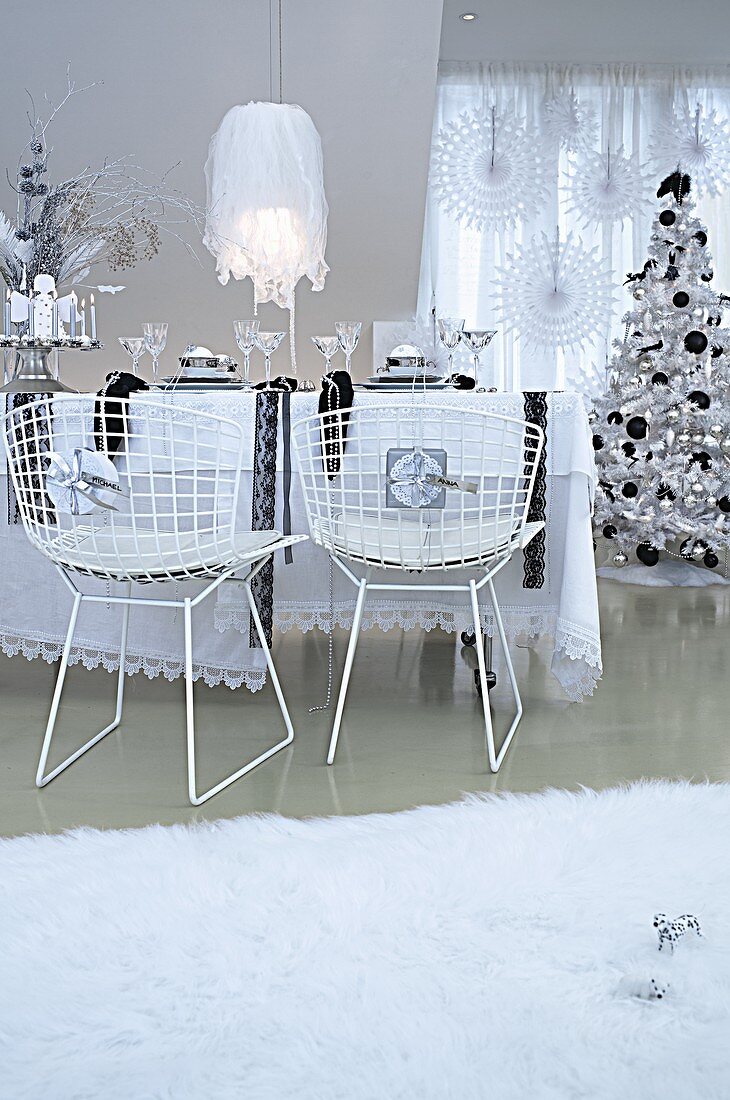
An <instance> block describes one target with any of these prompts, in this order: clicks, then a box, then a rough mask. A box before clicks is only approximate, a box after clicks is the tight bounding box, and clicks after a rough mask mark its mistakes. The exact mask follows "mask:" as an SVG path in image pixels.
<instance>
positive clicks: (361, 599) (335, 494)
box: [292, 400, 544, 772]
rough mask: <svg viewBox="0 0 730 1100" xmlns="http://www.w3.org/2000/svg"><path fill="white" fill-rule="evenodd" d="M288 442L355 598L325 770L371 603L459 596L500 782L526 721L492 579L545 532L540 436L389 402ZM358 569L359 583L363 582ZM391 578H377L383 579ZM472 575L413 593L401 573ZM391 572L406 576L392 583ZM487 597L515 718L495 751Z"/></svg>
mask: <svg viewBox="0 0 730 1100" xmlns="http://www.w3.org/2000/svg"><path fill="white" fill-rule="evenodd" d="M292 438H293V442H294V448H295V452H296V455H297V460H298V467H299V476H300V480H301V485H302V491H303V494H304V503H305V507H306V511H307V519H308V522H309V531H310V536H311V538H312V539H313V541H314V542H316V543H317V544H318V545H319V546H322V547H323V548H324V549H325V550H326V551H327V552H328V553H329V555H330V558H331V559H332V561H333V562H334V564H335V565H336V566H337V567H338V568H339V569H340V570H341V571H342V572H343V573H344V574H345V576H346V577H347V578H348V579H349V580H350V581H351V582H352V583H353V584H354V585H355V586H356V587H357V589H358V594H357V602H356V605H355V612H354V617H353V623H352V629H351V632H350V639H349V644H348V648H347V657H346V660H345V668H344V672H343V675H342V683H341V686H340V692H339V696H338V699H337V708H336V711H335V717H334V723H333V727H332V735H331V739H330V746H329V751H328V754H327V763H328V764H332V763H333V761H334V758H335V752H336V749H337V741H338V738H339V733H340V725H341V722H342V715H343V711H344V706H345V699H346V695H347V688H348V684H349V680H350V674H351V672H352V666H353V661H354V657H355V650H356V648H357V642H358V637H359V633H360V628H361V626H362V616H363V609H364V606H365V600H366V597H367V594H368V593H369V592H375V591H380V592H387V591H393V590H396V591H400V592H404V591H405V592H408V591H418V592H419V593H422V592H423V591H428V590H431V591H441V592H443V591H445V590H453V591H461V592H467V593H468V594H469V598H470V605H471V613H472V618H473V622H474V631H475V635H476V649H477V659H478V662H479V672H480V677H481V682H482V684H483V685H485V687H484V690H483V692H482V702H483V707H484V725H485V734H486V743H487V753H488V757H489V765H490V768H491V770H492V771H493V772H496V771H498V769H499V767H500V765H501V763H502V761H503V759H504V756H505V753H506V752H507V749H508V748H509V746H510V743H511V741H512V738H513V737H514V734H515V731H516V729H517V726H518V724H519V721H520V719H521V717H522V701H521V699H520V694H519V690H518V687H517V680H516V677H515V672H514V668H513V665H512V661H511V659H510V654H509V649H508V646H507V638H506V635H505V630H504V625H503V622H502V616H501V614H500V610H499V604H498V602H497V596H496V593H495V589H494V577H495V576H496V575H497V574H498V573H499V572H500V570H502V569H503V568H504V567H505V565H507V563H508V562H509V560H510V558H511V557H512V555H513V553H514V552H515V551H516V550H518V549H521V548H524V547H525V546H526V545H527V544H528V543H529V542H530V541H531V540H532V539H533V538H534V537H535V535H536V534H537V533H538V532H539V531H540V530H541V529H542V528H543V527H544V523H543V522H528V511H529V507H530V500H531V497H532V492H533V487H534V484H535V476H536V472H537V464H538V460H539V458H540V454H541V451H542V448H543V444H544V436H543V432H542V430H541V429H540V428H539V427H536V426H535V425H533V424H530V423H528V422H526V421H523V420H518V419H514V418H511V417H507V416H500V415H497V414H495V413H491V412H488V411H482V410H475V409H464V408H459V407H445V406H432V405H423V404H420V403H416V402H411V403H410V404H409V403H406V402H398V401H396V400H391V401H389V402H388V403H387V404H377V405H363V406H358V407H356V408H352V409H347V410H338V411H333V412H328V413H322V414H319V415H316V416H310V417H307V418H306V419H305V420H301V421H299V422H298V423H296V424H295V425H294V426H293V429H292ZM356 570H357V572H356ZM376 570H377V571H380V570H382V571H385V573H386V577H385V578H383V579H382V580H381V579H378V580H377V581H376V580H374V579H373V575H374V573H375V571H376ZM456 570H459V571H467V573H472V576H469V577H468V579H462V578H454V583H453V584H448V583H446V582H445V581H444V580H443V578H441V577H438V576H435V577H434V583H433V584H428V583H419V584H417V585H414V584H412V583H408V581H407V580H406V579H405V578H404V576H403V575H404V574H407V573H408V572H412V571H415V572H419V573H426V574H436V573H440V572H442V571H447V572H448V571H456ZM387 573H390V574H393V573H400V577H395V578H393V579H391V580H388V579H387ZM484 588H486V589H487V591H488V593H489V597H490V601H491V604H492V608H493V614H494V621H495V625H496V628H497V633H498V635H499V639H500V642H501V645H502V649H503V651H504V657H505V663H506V667H507V673H508V676H509V680H510V685H511V688H512V693H513V696H514V700H515V705H516V715H515V718H514V720H513V721H512V723H511V725H510V727H509V730H508V732H507V735H506V737H505V739H504V740H503V742H502V745H501V747H500V749H499V751H497V749H496V746H495V741H494V731H493V726H492V716H491V712H490V705H489V692H488V691H487V690H486V683H487V670H486V663H485V656H484V642H483V637H482V617H481V612H480V609H479V593H480V592H481V591H482V589H484Z"/></svg>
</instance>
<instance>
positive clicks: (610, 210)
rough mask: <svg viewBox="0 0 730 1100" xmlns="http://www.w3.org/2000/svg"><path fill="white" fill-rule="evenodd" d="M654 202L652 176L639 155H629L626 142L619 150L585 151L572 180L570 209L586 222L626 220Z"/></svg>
mask: <svg viewBox="0 0 730 1100" xmlns="http://www.w3.org/2000/svg"><path fill="white" fill-rule="evenodd" d="M650 202H651V198H650V192H649V176H648V174H644V172H643V171H642V168H641V164H640V162H639V158H638V157H637V156H632V157H629V156H626V155H625V154H624V150H623V146H621V147H620V148H619V149H617V150H616V152H615V153H613V152H611V150H610V149H609V150H608V152H606V153H584V154H583V156H582V157H581V159H580V161H579V163H578V165H577V167H576V171H575V175H574V176H573V177H572V178H571V180H570V192H569V194H568V196H567V199H566V210H567V212H568V213H571V214H577V215H578V216H579V218H580V219H581V220H582V222H583V224H584V225H592V224H596V223H601V222H608V223H610V224H613V223H614V222H623V221H624V219H625V218H630V217H632V216H634V215H635V214H636V213H637V212H638V211H640V209H641V208H642V207H643V206H648V205H649V204H650Z"/></svg>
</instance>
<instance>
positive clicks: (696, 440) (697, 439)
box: [692, 432, 705, 443]
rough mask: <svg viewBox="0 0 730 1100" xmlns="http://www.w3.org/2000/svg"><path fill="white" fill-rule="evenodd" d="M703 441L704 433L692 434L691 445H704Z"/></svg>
mask: <svg viewBox="0 0 730 1100" xmlns="http://www.w3.org/2000/svg"><path fill="white" fill-rule="evenodd" d="M704 441H705V433H704V432H694V433H693V434H692V442H693V443H704Z"/></svg>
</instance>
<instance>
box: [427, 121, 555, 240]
mask: <svg viewBox="0 0 730 1100" xmlns="http://www.w3.org/2000/svg"><path fill="white" fill-rule="evenodd" d="M431 185H432V187H433V191H434V194H435V196H436V200H437V202H438V203H439V205H440V206H441V207H442V208H443V209H444V210H445V211H446V212H447V213H448V214H451V215H452V216H453V217H454V218H456V220H457V221H459V222H461V223H462V224H463V225H466V226H473V227H474V228H475V229H477V230H482V229H485V228H492V229H503V228H505V227H506V226H510V225H515V224H516V223H517V222H518V221H521V220H522V219H523V218H527V217H530V216H531V215H533V214H536V213H537V212H538V211H539V210H540V209H541V207H542V206H543V204H544V202H545V199H546V196H547V166H546V163H545V156H544V152H543V148H542V142H541V139H540V135H539V134H538V132H537V131H536V130H534V129H532V128H531V127H528V126H527V124H526V123H525V120H524V119H523V118H521V117H520V116H519V115H516V114H514V113H512V112H510V111H502V112H498V111H497V110H496V108H495V107H492V109H491V111H488V112H486V113H473V114H470V113H469V112H466V111H465V112H464V113H463V114H461V115H459V118H458V120H457V121H456V122H449V123H447V124H446V125H445V126H444V127H443V129H442V130H440V131H439V133H438V135H437V137H436V143H435V150H434V156H433V160H432V164H431Z"/></svg>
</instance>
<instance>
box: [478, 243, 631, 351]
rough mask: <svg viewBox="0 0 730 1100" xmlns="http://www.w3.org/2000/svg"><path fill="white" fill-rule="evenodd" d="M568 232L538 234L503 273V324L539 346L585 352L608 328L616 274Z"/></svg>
mask: <svg viewBox="0 0 730 1100" xmlns="http://www.w3.org/2000/svg"><path fill="white" fill-rule="evenodd" d="M597 253H598V250H597V249H595V248H593V249H591V250H590V251H589V250H588V249H586V248H585V247H584V246H583V242H582V240H581V239H580V238H579V237H578V238H576V237H574V235H573V234H572V233H569V234H568V236H567V238H566V239H565V240H564V241H563V240H561V239H560V236H559V234H558V233H555V234H554V236H553V237H548V235H547V233H540V234H539V235H537V236H534V237H533V238H532V240H531V241H530V243H529V244H527V245H519V244H518V245H517V246H516V251H515V253H514V254H513V255H511V256H507V264H506V266H505V267H504V268H501V269H499V271H498V275H499V276H500V279H499V283H498V288H499V291H500V293H501V320H502V321H503V322H504V324H505V325H506V326H509V327H511V328H513V329H514V330H515V332H516V334H517V335H518V336H519V337H520V338H521V339H522V340H524V341H525V342H526V343H527V344H529V345H531V346H532V347H535V348H563V349H573V348H581V347H582V346H583V344H584V343H586V342H589V343H590V342H592V340H593V338H594V337H595V335H596V333H597V332H598V331H600V329H601V328H605V326H606V318H607V317H608V316H609V314H610V311H611V309H612V306H613V284H612V272H611V270H610V268H609V267H608V265H607V264H606V263H605V262H603V261H602V260H600V259H598V255H597Z"/></svg>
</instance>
